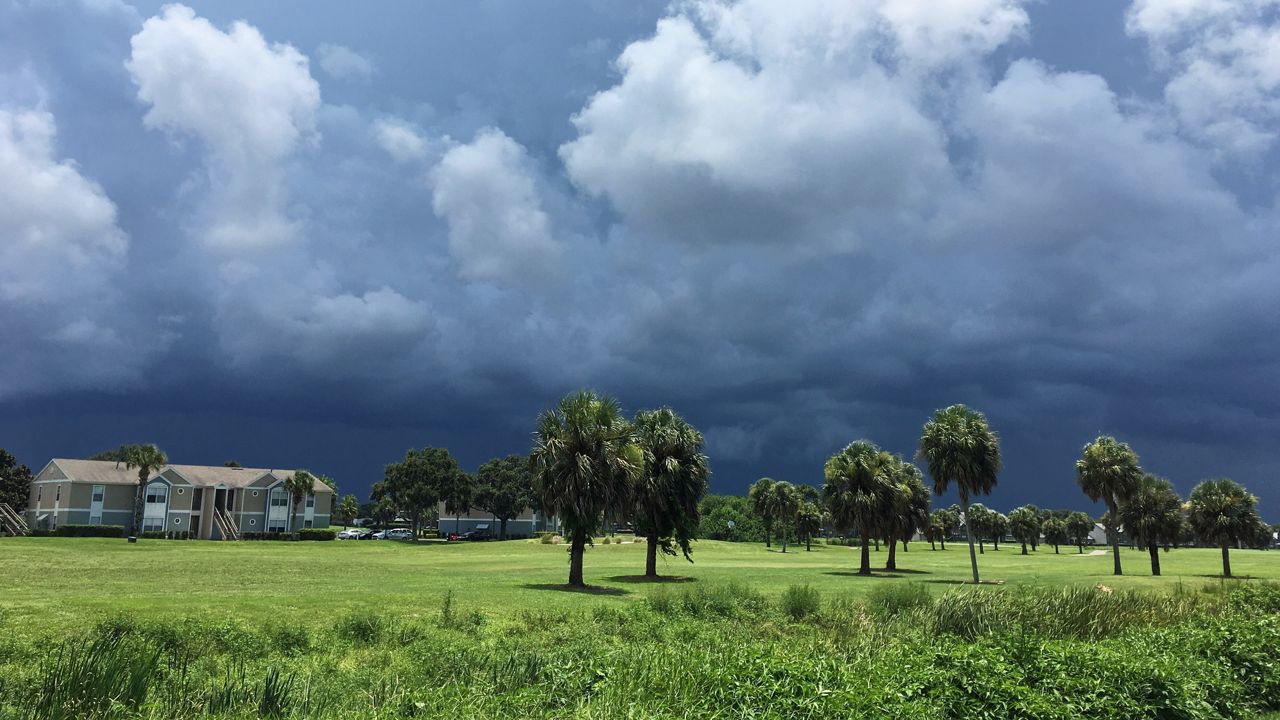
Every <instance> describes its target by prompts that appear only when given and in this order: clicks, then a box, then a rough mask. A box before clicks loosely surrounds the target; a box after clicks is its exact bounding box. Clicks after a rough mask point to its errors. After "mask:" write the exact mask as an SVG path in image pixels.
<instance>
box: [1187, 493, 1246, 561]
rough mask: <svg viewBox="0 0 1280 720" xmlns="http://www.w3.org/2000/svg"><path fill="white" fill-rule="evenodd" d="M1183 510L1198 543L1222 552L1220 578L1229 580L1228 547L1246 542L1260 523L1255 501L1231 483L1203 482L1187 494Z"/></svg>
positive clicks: (1229, 556)
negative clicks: (1186, 513) (1188, 517)
mask: <svg viewBox="0 0 1280 720" xmlns="http://www.w3.org/2000/svg"><path fill="white" fill-rule="evenodd" d="M1187 509H1188V515H1189V516H1190V519H1191V526H1192V527H1193V528H1195V531H1196V535H1197V536H1198V537H1199V538H1200V542H1203V543H1204V544H1206V545H1215V546H1217V547H1220V548H1222V576H1223V577H1231V553H1230V550H1231V546H1232V545H1238V544H1240V543H1247V542H1250V541H1251V540H1252V539H1253V538H1255V537H1256V535H1257V527H1258V525H1259V524H1260V523H1261V522H1262V519H1261V518H1260V517H1259V516H1258V498H1257V497H1255V496H1253V495H1251V494H1249V491H1247V490H1245V489H1244V486H1243V485H1241V484H1240V483H1237V482H1235V481H1233V480H1229V479H1227V478H1218V479H1216V480H1205V481H1204V482H1202V483H1200V484H1199V485H1196V486H1195V489H1193V490H1192V491H1191V495H1190V497H1189V498H1188V500H1187Z"/></svg>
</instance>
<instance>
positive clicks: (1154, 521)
mask: <svg viewBox="0 0 1280 720" xmlns="http://www.w3.org/2000/svg"><path fill="white" fill-rule="evenodd" d="M1120 523H1121V524H1122V525H1124V529H1125V532H1126V533H1128V535H1129V539H1130V540H1132V541H1133V542H1134V543H1136V544H1137V545H1138V546H1139V547H1146V548H1147V551H1148V552H1150V553H1151V574H1152V575H1159V574H1160V545H1162V544H1172V543H1175V542H1177V541H1178V534H1179V533H1180V532H1181V531H1182V499H1181V498H1179V497H1178V491H1177V490H1174V489H1173V483H1171V482H1169V481H1168V480H1165V479H1164V478H1159V477H1156V476H1154V475H1143V476H1142V480H1140V481H1139V482H1138V489H1137V490H1135V491H1134V492H1133V494H1131V495H1130V496H1129V500H1128V502H1126V503H1125V504H1124V506H1123V507H1121V508H1120Z"/></svg>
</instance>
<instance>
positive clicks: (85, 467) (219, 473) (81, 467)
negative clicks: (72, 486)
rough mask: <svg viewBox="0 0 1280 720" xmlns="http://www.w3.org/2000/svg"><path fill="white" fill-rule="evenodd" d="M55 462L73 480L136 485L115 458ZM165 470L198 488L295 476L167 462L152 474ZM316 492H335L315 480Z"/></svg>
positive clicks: (132, 474) (133, 473) (135, 478)
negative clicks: (172, 472)
mask: <svg viewBox="0 0 1280 720" xmlns="http://www.w3.org/2000/svg"><path fill="white" fill-rule="evenodd" d="M53 464H54V465H57V466H58V468H59V469H60V470H62V472H63V473H64V474H65V475H66V476H67V477H68V478H70V479H71V480H74V481H76V482H85V483H94V484H96V485H136V484H137V482H138V472H137V470H131V469H129V468H127V467H126V466H125V464H124V463H117V462H115V461H114V460H73V459H69V458H54V459H53ZM166 470H173V471H175V472H177V473H178V474H179V475H181V476H182V477H183V478H185V479H186V480H187V482H189V483H191V484H192V485H194V486H195V487H214V486H217V485H225V486H226V487H228V488H242V487H248V486H249V485H250V484H251V483H253V481H255V480H257V479H259V478H261V477H262V476H263V475H266V474H268V473H270V474H271V476H272V477H275V478H277V479H280V480H284V479H287V478H289V477H292V476H293V473H294V471H293V470H264V469H262V468H235V467H221V466H208V465H165V466H164V467H162V468H160V469H159V470H156V471H155V473H154V474H153V475H152V477H155V476H156V475H160V474H161V473H163V472H165V471H166ZM313 490H314V491H315V492H333V489H332V488H330V487H329V486H328V485H325V484H324V483H322V482H320V481H319V480H318V479H317V480H316V481H315V485H314V488H313Z"/></svg>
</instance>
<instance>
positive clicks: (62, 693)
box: [32, 635, 160, 720]
mask: <svg viewBox="0 0 1280 720" xmlns="http://www.w3.org/2000/svg"><path fill="white" fill-rule="evenodd" d="M159 675H160V651H159V649H157V648H154V647H147V646H145V645H141V644H139V643H136V642H134V641H130V640H127V639H126V638H125V637H124V636H119V635H117V636H111V635H107V636H101V637H98V638H96V639H94V640H92V641H90V642H86V641H71V642H66V643H63V644H62V645H61V646H60V647H59V648H58V650H57V651H56V652H54V653H53V654H51V655H48V656H46V657H45V659H44V661H43V662H42V664H41V668H40V678H41V680H40V686H39V688H38V689H37V691H36V697H35V702H34V703H32V705H33V707H32V716H33V717H35V718H39V719H40V720H45V719H48V720H63V719H67V720H69V719H70V718H79V717H93V718H106V717H116V712H117V710H118V709H127V710H137V709H138V708H139V707H141V706H142V703H143V702H145V701H146V699H147V693H148V692H149V691H150V688H151V685H152V683H154V682H156V681H157V680H158V679H159V677H158V676H159Z"/></svg>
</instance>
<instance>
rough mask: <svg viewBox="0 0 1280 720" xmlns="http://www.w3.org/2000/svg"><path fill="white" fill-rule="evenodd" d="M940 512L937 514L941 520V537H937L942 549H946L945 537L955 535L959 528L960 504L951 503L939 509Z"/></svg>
mask: <svg viewBox="0 0 1280 720" xmlns="http://www.w3.org/2000/svg"><path fill="white" fill-rule="evenodd" d="M940 512H941V513H942V514H941V515H940V516H938V519H939V521H941V522H942V537H940V538H938V544H939V545H941V546H942V549H943V550H946V549H947V538H951V537H955V536H956V533H957V532H959V530H960V506H959V505H952V506H951V507H949V508H944V509H942V510H941V511H940Z"/></svg>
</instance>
